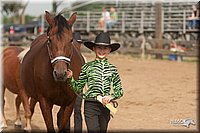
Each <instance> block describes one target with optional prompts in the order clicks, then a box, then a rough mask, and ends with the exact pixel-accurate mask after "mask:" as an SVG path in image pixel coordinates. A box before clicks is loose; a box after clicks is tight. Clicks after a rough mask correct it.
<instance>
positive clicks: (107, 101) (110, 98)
mask: <svg viewBox="0 0 200 133" xmlns="http://www.w3.org/2000/svg"><path fill="white" fill-rule="evenodd" d="M112 99H113V98H112V96H104V97H103V98H102V103H103V104H104V105H106V104H107V103H109V102H110V100H112Z"/></svg>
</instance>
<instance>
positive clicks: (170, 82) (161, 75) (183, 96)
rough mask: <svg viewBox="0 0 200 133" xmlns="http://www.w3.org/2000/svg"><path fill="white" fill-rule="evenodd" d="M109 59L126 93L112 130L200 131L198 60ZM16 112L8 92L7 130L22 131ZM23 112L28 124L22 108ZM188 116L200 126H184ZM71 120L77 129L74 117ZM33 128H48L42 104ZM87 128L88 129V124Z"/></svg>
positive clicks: (36, 111) (12, 97) (33, 122)
mask: <svg viewBox="0 0 200 133" xmlns="http://www.w3.org/2000/svg"><path fill="white" fill-rule="evenodd" d="M85 56H86V58H87V59H88V61H90V60H92V59H94V54H89V53H87V54H85ZM109 60H110V62H111V63H113V64H114V65H115V66H116V67H117V68H118V71H119V74H120V76H121V80H122V85H123V89H124V96H123V97H122V98H121V99H119V100H118V103H119V107H118V112H117V113H116V114H115V115H114V118H113V119H111V121H110V123H109V128H108V130H109V131H137V130H140V131H141V130H142V131H143V130H144V131H146V130H150V131H152V130H159V131H160V130H162V131H168V130H169V131H171V130H174V131H179V130H185V131H194V130H195V131H197V130H198V126H197V125H198V123H197V122H198V118H197V116H198V115H197V113H198V110H197V105H198V95H197V91H198V85H197V81H198V80H197V79H198V70H197V66H198V65H197V63H195V62H174V61H168V60H155V59H150V60H141V59H138V58H133V57H131V56H125V55H118V54H114V55H110V56H109ZM57 111H58V106H54V108H53V112H54V114H53V115H54V125H55V128H57V127H56V113H57ZM15 114H16V113H15V108H14V95H13V94H11V93H9V92H8V91H6V106H5V115H6V118H7V122H8V128H6V129H4V131H20V130H16V129H14V121H15ZM21 114H22V122H23V126H24V124H25V120H24V116H23V114H24V111H23V108H22V107H21ZM187 118H189V119H192V120H194V122H195V123H196V125H190V127H189V128H187V127H185V126H183V125H182V124H181V120H184V119H187ZM178 121H179V122H178ZM71 123H72V125H71V128H72V129H73V117H72V119H71ZM173 123H176V124H173ZM32 128H33V130H34V131H42V130H46V127H45V124H44V121H43V117H42V115H41V111H40V108H39V106H38V104H37V106H36V109H35V113H34V115H33V118H32ZM83 128H84V130H86V126H85V123H83Z"/></svg>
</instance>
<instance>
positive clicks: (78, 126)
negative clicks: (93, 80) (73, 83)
mask: <svg viewBox="0 0 200 133" xmlns="http://www.w3.org/2000/svg"><path fill="white" fill-rule="evenodd" d="M82 96H83V93H80V94H79V95H78V96H77V97H76V102H75V106H74V132H75V133H81V132H82V115H81V104H82Z"/></svg>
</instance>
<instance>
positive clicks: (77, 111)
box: [73, 32, 83, 133]
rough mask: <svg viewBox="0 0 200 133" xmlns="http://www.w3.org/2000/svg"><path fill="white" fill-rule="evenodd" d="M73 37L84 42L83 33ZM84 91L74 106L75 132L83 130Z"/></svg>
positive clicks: (78, 132)
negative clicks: (82, 108) (82, 106)
mask: <svg viewBox="0 0 200 133" xmlns="http://www.w3.org/2000/svg"><path fill="white" fill-rule="evenodd" d="M73 38H74V39H75V40H76V41H77V42H78V43H79V44H80V45H82V44H83V41H82V40H81V35H80V33H78V32H75V33H73ZM82 97H83V92H80V93H78V95H77V97H76V101H75V106H74V133H81V132H82V114H81V105H82Z"/></svg>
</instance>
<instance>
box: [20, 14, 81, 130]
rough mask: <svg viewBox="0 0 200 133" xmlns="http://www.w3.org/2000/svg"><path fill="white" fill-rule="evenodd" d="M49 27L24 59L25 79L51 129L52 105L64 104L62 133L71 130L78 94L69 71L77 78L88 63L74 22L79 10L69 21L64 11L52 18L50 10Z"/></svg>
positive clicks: (59, 122) (60, 120)
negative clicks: (72, 115) (80, 45)
mask: <svg viewBox="0 0 200 133" xmlns="http://www.w3.org/2000/svg"><path fill="white" fill-rule="evenodd" d="M46 20H47V22H48V24H49V29H48V31H47V34H46V35H42V36H39V37H38V38H36V39H35V40H34V41H33V42H32V44H31V49H30V50H29V51H28V53H27V54H26V55H25V57H24V59H23V62H22V73H21V75H22V82H23V85H24V87H25V89H26V91H27V93H28V95H29V96H31V97H33V98H34V99H36V100H37V101H38V102H39V105H40V109H41V111H42V115H43V118H44V121H45V124H46V127H47V131H48V132H55V130H54V127H53V117H52V107H53V105H54V104H55V105H58V106H60V110H59V112H58V114H57V126H58V129H59V131H60V132H67V131H69V129H68V123H69V120H70V116H71V114H72V111H73V107H74V103H75V99H76V95H75V93H74V92H73V90H72V89H71V88H70V85H69V83H68V78H67V70H68V69H69V68H70V69H71V70H72V71H73V73H74V76H75V78H76V79H77V78H78V76H79V73H80V70H81V66H82V65H83V63H84V60H83V57H82V55H81V53H80V51H79V50H78V48H77V47H76V44H74V43H75V42H74V40H73V36H72V25H73V24H74V22H75V21H76V13H73V14H72V16H71V17H70V18H69V20H68V21H67V20H66V19H65V18H64V17H63V16H62V15H61V14H58V15H57V16H55V17H52V16H51V15H50V14H49V12H47V11H46Z"/></svg>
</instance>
